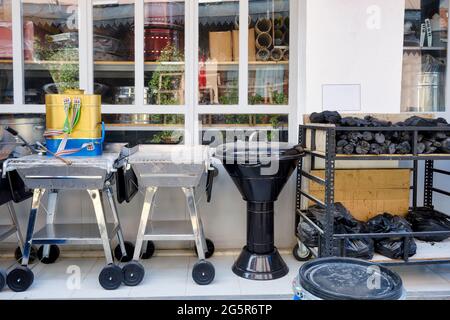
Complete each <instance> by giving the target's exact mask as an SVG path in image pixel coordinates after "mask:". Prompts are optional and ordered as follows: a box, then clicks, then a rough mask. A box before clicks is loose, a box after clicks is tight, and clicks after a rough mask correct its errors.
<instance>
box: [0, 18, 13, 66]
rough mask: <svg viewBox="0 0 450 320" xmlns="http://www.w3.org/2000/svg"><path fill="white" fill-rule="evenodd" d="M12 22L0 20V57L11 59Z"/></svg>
mask: <svg viewBox="0 0 450 320" xmlns="http://www.w3.org/2000/svg"><path fill="white" fill-rule="evenodd" d="M12 51H13V46H12V24H11V23H9V22H0V59H12V56H13V53H12Z"/></svg>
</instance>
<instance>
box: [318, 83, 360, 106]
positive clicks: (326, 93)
mask: <svg viewBox="0 0 450 320" xmlns="http://www.w3.org/2000/svg"><path fill="white" fill-rule="evenodd" d="M322 109H323V110H330V111H361V85H359V84H325V85H323V87H322Z"/></svg>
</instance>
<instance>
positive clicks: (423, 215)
mask: <svg viewBox="0 0 450 320" xmlns="http://www.w3.org/2000/svg"><path fill="white" fill-rule="evenodd" d="M407 219H408V221H409V222H410V223H411V225H412V229H413V230H414V232H430V231H450V217H449V216H447V215H445V214H442V213H440V212H436V211H434V210H433V209H429V208H417V209H415V210H413V211H411V212H410V213H409V215H408V217H407ZM416 238H417V239H419V240H422V241H428V242H441V241H444V240H446V239H448V238H450V236H443V235H436V236H431V237H416Z"/></svg>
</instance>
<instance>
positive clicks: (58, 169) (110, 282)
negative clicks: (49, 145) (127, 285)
mask: <svg viewBox="0 0 450 320" xmlns="http://www.w3.org/2000/svg"><path fill="white" fill-rule="evenodd" d="M121 147H122V145H120V146H107V147H106V150H105V153H104V154H103V155H102V156H100V157H92V158H84V157H83V158H81V157H79V158H77V157H68V158H66V161H69V162H70V163H71V164H70V165H68V164H67V163H65V162H63V161H61V160H60V159H56V158H50V157H46V156H43V155H31V156H27V157H23V158H20V159H9V160H7V161H6V162H5V163H4V166H3V169H4V172H12V171H17V172H18V174H19V175H20V177H21V179H22V180H23V181H24V183H25V185H26V186H27V187H28V188H30V189H33V190H34V191H33V200H32V205H31V210H30V214H29V220H28V229H27V233H26V239H25V245H24V249H23V258H22V263H21V266H19V267H17V268H16V269H14V270H12V271H11V272H10V273H9V274H8V276H7V283H8V286H9V287H10V288H11V289H12V290H13V291H16V292H20V291H25V290H27V289H28V288H29V287H30V286H31V284H32V283H33V280H34V276H33V272H32V271H31V269H30V268H28V263H29V257H30V250H31V246H32V245H33V244H37V245H43V246H42V247H41V248H39V252H38V256H40V258H41V262H43V263H46V264H50V263H54V262H55V261H56V260H57V259H58V257H59V248H58V246H57V245H66V244H75V245H79V244H101V245H103V249H104V252H105V257H106V262H107V266H106V267H105V268H104V269H103V270H102V272H101V273H100V276H99V282H100V284H101V285H102V286H103V287H104V288H105V289H108V290H113V289H117V288H118V287H119V286H120V285H121V283H122V280H123V276H122V270H121V268H120V267H119V266H117V265H115V264H114V259H113V255H112V251H111V244H110V241H111V239H112V237H114V236H117V238H118V241H119V245H118V247H119V248H120V250H119V251H121V256H122V257H126V256H127V252H126V248H125V244H124V239H123V234H122V230H121V226H120V221H119V216H118V213H117V209H116V204H115V202H114V198H113V191H112V186H113V184H114V183H115V173H116V169H115V167H114V164H115V161H116V160H117V158H118V156H119V152H120V149H121ZM65 190H86V191H87V193H88V194H89V196H90V198H91V201H92V203H93V206H94V211H95V216H96V219H97V224H55V214H56V205H57V199H58V194H59V192H61V191H65ZM46 192H48V206H47V208H46V210H45V211H46V214H47V223H46V226H45V227H44V228H42V229H41V230H39V231H37V232H35V230H34V228H35V223H36V217H37V214H38V211H39V209H40V204H41V200H42V197H43V195H44V194H45V193H46ZM104 194H105V195H106V198H107V201H108V204H109V206H110V208H111V211H112V215H113V220H114V222H113V223H107V219H106V216H105V210H104V209H105V208H104V207H105V205H104V199H103V195H104Z"/></svg>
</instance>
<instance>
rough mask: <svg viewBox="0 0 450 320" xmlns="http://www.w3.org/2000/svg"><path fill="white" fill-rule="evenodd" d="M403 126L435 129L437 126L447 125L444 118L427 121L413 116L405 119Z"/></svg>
mask: <svg viewBox="0 0 450 320" xmlns="http://www.w3.org/2000/svg"><path fill="white" fill-rule="evenodd" d="M403 123H404V125H406V126H410V127H437V126H446V125H448V123H447V120H445V119H444V118H437V119H427V118H422V117H418V116H413V117H410V118H408V119H406V120H405V121H404V122H403Z"/></svg>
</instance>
